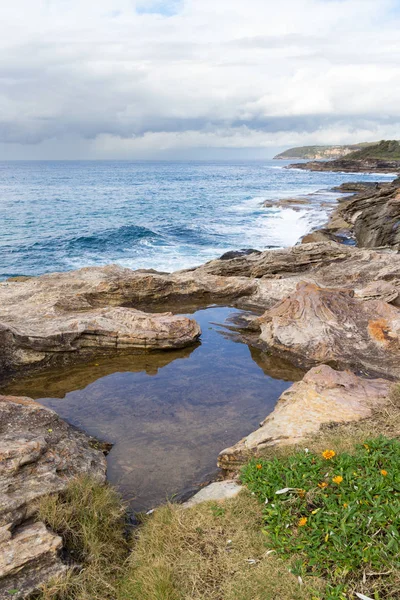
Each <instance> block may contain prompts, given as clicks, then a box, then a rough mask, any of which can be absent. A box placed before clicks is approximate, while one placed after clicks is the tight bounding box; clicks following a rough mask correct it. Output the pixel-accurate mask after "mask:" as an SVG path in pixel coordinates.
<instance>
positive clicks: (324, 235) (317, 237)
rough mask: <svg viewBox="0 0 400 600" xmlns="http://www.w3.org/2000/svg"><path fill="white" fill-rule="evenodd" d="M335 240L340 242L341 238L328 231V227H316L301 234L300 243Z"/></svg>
mask: <svg viewBox="0 0 400 600" xmlns="http://www.w3.org/2000/svg"><path fill="white" fill-rule="evenodd" d="M329 241H332V242H337V243H341V242H342V238H340V237H339V236H337V235H336V234H334V233H332V232H331V231H329V229H323V228H322V229H316V230H315V231H311V232H310V233H307V234H306V235H305V236H303V237H302V238H301V240H300V242H301V243H302V244H311V243H314V242H329Z"/></svg>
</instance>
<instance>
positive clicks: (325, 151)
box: [274, 142, 370, 160]
mask: <svg viewBox="0 0 400 600" xmlns="http://www.w3.org/2000/svg"><path fill="white" fill-rule="evenodd" d="M369 145H370V143H369V142H363V143H360V144H345V145H337V146H333V145H331V146H298V147H295V148H288V150H284V151H283V152H280V153H279V154H277V155H276V156H274V159H282V160H292V159H296V158H304V159H307V160H317V159H329V158H342V157H344V156H346V155H349V154H350V153H352V152H355V151H357V150H360V149H361V148H364V147H367V146H369Z"/></svg>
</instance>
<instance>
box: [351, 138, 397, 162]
mask: <svg viewBox="0 0 400 600" xmlns="http://www.w3.org/2000/svg"><path fill="white" fill-rule="evenodd" d="M345 158H346V160H364V159H368V158H376V159H381V160H400V142H398V141H397V140H382V141H381V142H379V143H378V144H372V145H370V146H367V147H366V148H362V149H361V150H357V151H356V152H352V153H351V154H348V155H347V156H346V157H345Z"/></svg>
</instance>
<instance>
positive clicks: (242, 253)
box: [219, 248, 261, 260]
mask: <svg viewBox="0 0 400 600" xmlns="http://www.w3.org/2000/svg"><path fill="white" fill-rule="evenodd" d="M249 254H261V252H260V250H254V248H242V250H229V251H228V252H225V253H224V254H223V255H222V256H220V257H219V260H231V259H232V258H238V257H239V256H249Z"/></svg>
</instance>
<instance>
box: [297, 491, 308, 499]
mask: <svg viewBox="0 0 400 600" xmlns="http://www.w3.org/2000/svg"><path fill="white" fill-rule="evenodd" d="M297 493H298V494H299V496H300V498H304V496H305V495H306V490H297Z"/></svg>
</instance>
